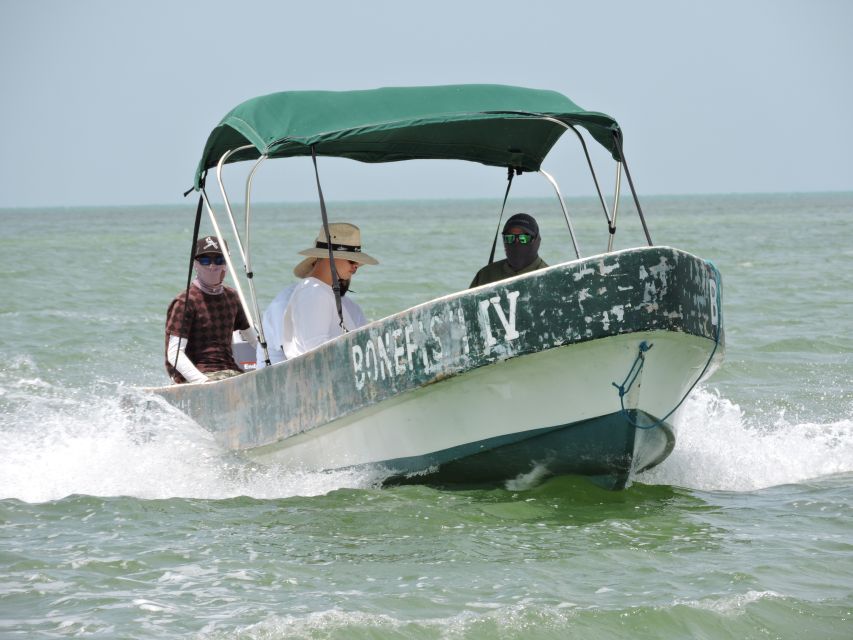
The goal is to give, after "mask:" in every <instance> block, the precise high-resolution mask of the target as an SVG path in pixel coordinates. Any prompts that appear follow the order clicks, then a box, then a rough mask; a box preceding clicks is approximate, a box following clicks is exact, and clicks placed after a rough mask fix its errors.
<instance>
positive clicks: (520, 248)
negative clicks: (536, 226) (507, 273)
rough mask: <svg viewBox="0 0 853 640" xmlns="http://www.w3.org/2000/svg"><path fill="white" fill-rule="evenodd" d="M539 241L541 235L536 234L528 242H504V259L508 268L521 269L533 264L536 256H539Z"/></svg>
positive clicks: (540, 240) (540, 241)
mask: <svg viewBox="0 0 853 640" xmlns="http://www.w3.org/2000/svg"><path fill="white" fill-rule="evenodd" d="M541 243H542V238H541V236H536V237H535V238H534V239H533V241H532V242H530V243H528V244H521V243H520V242H514V243H513V244H504V251H505V252H506V261H507V263H508V264H509V266H510V268H511V269H512V270H513V271H521V270H522V269H524V267H526V266H528V265H530V264H533V262H534V261H535V260H536V258H538V257H539V245H540V244H541Z"/></svg>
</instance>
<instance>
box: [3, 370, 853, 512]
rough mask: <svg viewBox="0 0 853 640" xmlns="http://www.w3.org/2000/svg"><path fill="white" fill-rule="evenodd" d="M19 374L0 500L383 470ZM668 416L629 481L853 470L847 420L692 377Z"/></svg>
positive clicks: (347, 479)
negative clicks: (649, 457)
mask: <svg viewBox="0 0 853 640" xmlns="http://www.w3.org/2000/svg"><path fill="white" fill-rule="evenodd" d="M22 368H23V369H26V368H27V367H22ZM21 373H24V372H23V371H20V370H19V371H18V374H19V376H16V377H15V379H14V380H12V381H11V382H10V381H9V380H8V379H7V380H4V381H2V383H1V384H0V436H2V437H0V459H2V460H3V465H2V466H0V499H8V498H11V499H18V500H23V501H26V502H46V501H51V500H58V499H61V498H64V497H66V496H69V495H75V494H82V495H92V496H101V497H108V496H130V497H137V498H142V499H166V498H174V497H180V498H199V499H227V498H233V497H238V496H248V497H252V498H258V499H272V498H287V497H291V496H313V495H323V494H326V493H328V492H330V491H333V490H336V489H342V488H352V489H367V488H373V487H376V486H378V485H379V484H380V483H381V481H382V480H383V472H382V471H381V470H374V471H339V472H322V473H317V472H311V473H309V472H298V471H293V470H287V471H285V470H283V469H280V468H276V467H264V466H261V465H258V464H255V463H253V462H250V461H247V460H246V459H244V458H242V457H240V456H238V455H235V454H233V453H229V452H227V451H225V450H223V449H222V448H221V447H220V446H219V445H218V444H217V443H216V442H215V441H214V440H213V437H212V436H211V435H210V434H209V433H208V432H207V431H205V430H203V429H202V428H201V427H199V426H198V425H197V424H195V423H194V422H192V421H191V420H189V419H188V418H187V417H186V416H183V415H182V414H180V413H178V412H176V411H175V410H172V409H170V408H166V407H160V408H159V409H158V410H155V411H151V410H148V409H145V408H144V407H146V406H147V404H150V403H145V402H139V401H138V400H134V399H133V398H134V393H133V392H132V390H128V389H125V388H122V387H116V386H115V385H111V386H110V385H107V384H106V383H100V386H99V387H98V388H97V389H94V390H91V391H84V390H79V389H69V388H64V387H61V386H56V385H53V384H51V383H49V382H45V381H44V380H42V379H40V378H38V377H37V375H29V374H31V373H32V372H31V371H28V372H26V373H27V375H26V376H24V377H20V374H21ZM678 423H679V431H678V440H677V443H676V447H675V450H674V451H673V453H672V454H671V455H670V457H669V458H668V459H667V460H666V461H665V462H664V463H663V464H661V465H660V466H658V467H656V468H655V469H652V470H650V471H647V472H645V473H642V474H640V475H639V476H638V477H637V482H639V483H642V484H647V485H674V486H680V487H686V488H692V489H699V490H730V491H750V490H755V489H759V488H763V487H768V486H773V485H780V484H793V483H800V482H804V481H807V480H810V479H814V478H818V477H822V476H827V475H832V474H838V473H847V472H851V471H853V421H851V420H850V419H845V420H840V421H837V422H832V423H827V424H817V423H798V424H792V423H789V422H787V421H786V420H785V418H784V415H779V416H771V417H765V416H762V415H761V414H756V415H752V416H747V415H745V412H744V411H743V410H741V408H740V407H738V406H737V405H735V404H733V403H732V402H730V401H728V400H727V399H725V398H724V397H721V396H720V395H719V393H717V392H713V391H708V390H704V389H701V388H700V389H697V390H696V391H694V392H693V394H691V396H690V398H688V400H687V401H686V402H685V405H684V407H683V408H682V410H681V414H680V416H679V420H678ZM532 484H534V485H535V484H538V483H537V482H533V483H532ZM525 488H529V487H515V489H516V490H519V489H521V490H523V489H525Z"/></svg>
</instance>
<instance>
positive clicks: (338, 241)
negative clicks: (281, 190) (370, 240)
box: [264, 222, 379, 360]
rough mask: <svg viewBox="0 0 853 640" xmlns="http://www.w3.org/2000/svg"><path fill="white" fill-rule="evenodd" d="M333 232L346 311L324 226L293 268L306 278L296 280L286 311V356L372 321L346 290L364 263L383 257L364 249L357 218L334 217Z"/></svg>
mask: <svg viewBox="0 0 853 640" xmlns="http://www.w3.org/2000/svg"><path fill="white" fill-rule="evenodd" d="M329 236H330V240H331V249H332V256H333V258H334V261H335V269H336V271H337V274H338V280H339V283H340V294H341V311H342V314H341V315H342V316H343V317H342V318H341V317H340V316H339V315H338V309H337V302H336V301H335V292H334V291H333V290H332V283H333V276H332V267H331V262H330V261H329V243H327V242H326V231H325V229H323V228H322V227H321V228H320V233H318V234H317V240H316V242H315V245H314V246H313V247H311V248H310V249H305V250H304V251H300V252H299V253H300V255H303V256H307V257H306V259H305V260H303V261H302V262H300V263H299V264H298V265H296V268H294V270H293V274H294V275H295V276H296V277H297V278H301V281H300V282H299V283H297V284H296V285H295V287H294V289H293V292H292V293H291V295H290V301H289V302H288V303H287V305H286V308H285V310H284V313H283V315H282V320H281V345H282V350H283V352H284V357H285V358H295V357H296V356H298V355H300V354H303V353H305V352H306V351H310V350H311V349H315V348H316V347H319V346H320V345H321V344H323V343H325V342H328V341H329V340H331V339H333V338H336V337H337V336H339V335H342V334H343V333H344V332H345V331H352V330H353V329H357V328H358V327H360V326H362V325H365V324H367V320H366V318H365V317H364V313H363V312H362V310H361V307H359V306H358V304H356V303H355V302H354V301H353V300H352V299H350V298H347V297H345V295H346V292H347V290H348V289H349V285H350V282H351V280H352V277H353V276H354V275H355V273H356V271H358V268H359V267H360V266H361V265H363V264H379V262H378V261H377V260H376V259H375V258H372V257H371V256H369V255H367V254H366V253H364V252H362V250H361V231H360V230H359V228H358V227H357V226H355V225H354V224H349V223H346V222H333V223H330V224H329ZM282 294H284V291H283V292H282ZM264 315H265V316H266V314H264ZM265 326H266V325H265ZM268 344H269V341H268ZM270 360H272V358H270Z"/></svg>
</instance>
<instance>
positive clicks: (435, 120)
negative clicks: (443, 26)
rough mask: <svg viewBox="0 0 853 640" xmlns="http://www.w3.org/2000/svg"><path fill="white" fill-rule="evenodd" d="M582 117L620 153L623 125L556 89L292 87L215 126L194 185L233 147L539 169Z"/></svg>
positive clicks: (254, 154)
mask: <svg viewBox="0 0 853 640" xmlns="http://www.w3.org/2000/svg"><path fill="white" fill-rule="evenodd" d="M543 117H549V118H553V119H556V120H559V121H560V122H563V123H566V124H568V125H578V126H581V127H584V128H585V129H587V131H589V133H590V134H591V135H592V136H593V138H595V140H597V141H598V142H599V143H600V144H602V145H603V146H604V147H606V148H607V149H608V150H609V151H610V153H611V155H612V156H613V157H614V158H615V159H617V160H618V159H619V151H618V148H617V144H616V140H615V136H617V135H620V133H619V125H618V124H617V123H616V121H615V120H614V119H613V118H611V117H610V116H608V115H606V114H603V113H597V112H593V111H585V110H584V109H581V108H580V107H578V106H577V105H576V104H575V103H574V102H572V101H571V100H569V99H568V98H566V97H565V96H563V95H562V94H559V93H557V92H554V91H543V90H538V89H525V88H522V87H510V86H503V85H449V86H437V87H389V88H382V89H371V90H366V91H284V92H281V93H273V94H270V95H266V96H260V97H258V98H253V99H251V100H248V101H246V102H244V103H242V104H240V105H239V106H237V107H236V108H235V109H233V110H232V111H231V112H230V113H228V114H227V115H226V116H225V117H224V118H223V119H222V121H221V122H220V123H219V124H218V125H217V126H216V128H215V129H214V130H213V131H212V132H211V134H210V136H209V137H208V139H207V144H206V145H205V147H204V153H203V154H202V157H201V161H200V162H199V166H198V170H197V171H196V177H195V186H196V188H197V189H198V188H200V186H201V179H202V175H203V174H204V172H205V171H206V170H207V169H209V168H211V167H214V166H216V165H217V164H218V163H219V160H220V159H221V158H222V156H223V154H225V153H226V152H227V151H229V150H233V149H237V148H239V147H243V146H246V145H251V148H250V149H245V150H242V151H239V152H237V153H234V154H233V155H232V156H230V157H229V158H228V162H237V161H241V160H252V159H256V158H258V157H260V156H261V155H266V156H268V157H270V158H284V157H290V156H305V155H308V156H310V155H311V148H312V146H313V147H314V148H315V150H316V153H317V155H321V156H337V157H343V158H350V159H353V160H359V161H361V162H394V161H398V160H414V159H424V158H436V159H456V160H469V161H472V162H480V163H482V164H487V165H494V166H501V167H513V168H517V169H521V170H524V171H538V170H539V167H540V165H541V164H542V161H543V159H544V158H545V156H546V155H547V154H548V152H549V151H550V150H551V147H552V146H553V145H554V144H555V143H556V142H557V140H558V139H559V137H560V136H561V135H562V134H563V133H564V132H565V131H566V129H565V128H564V127H563V126H562V125H560V124H559V123H557V122H553V121H548V120H543V119H542V118H543Z"/></svg>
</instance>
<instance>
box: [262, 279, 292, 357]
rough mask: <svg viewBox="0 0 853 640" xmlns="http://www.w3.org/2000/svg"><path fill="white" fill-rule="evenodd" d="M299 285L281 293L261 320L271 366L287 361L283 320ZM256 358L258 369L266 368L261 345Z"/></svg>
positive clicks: (287, 288) (286, 288)
mask: <svg viewBox="0 0 853 640" xmlns="http://www.w3.org/2000/svg"><path fill="white" fill-rule="evenodd" d="M297 284H298V283H296V282H294V283H293V284H291V285H288V286H286V287H285V288H284V289H282V290H281V291H279V292H278V295H277V296H276V297H275V298H273V300H272V302H270V304H269V306H268V307H267V308H266V310H265V311H264V316H263V318H262V319H261V322H262V323H263V326H264V339H266V341H267V351H269V354H270V364H275V363H276V362H281V361H282V360H286V358H285V357H284V348H283V347H282V344H283V341H282V337H281V320H282V318H283V317H284V310H285V309H287V303H289V302H290V296H292V295H293V290H294V289H296V286H297ZM255 357H256V360H257V363H258V364H257V367H258V369H262V368H263V367H265V366H266V363H265V362H264V349H263V347H261V345H260V344H259V345H258V347H257V349H255Z"/></svg>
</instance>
